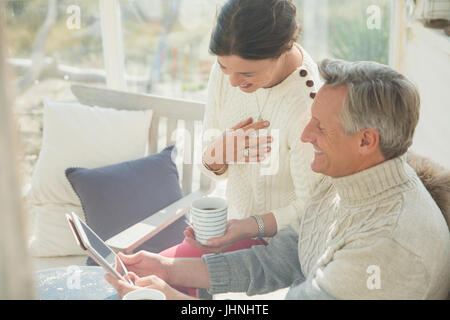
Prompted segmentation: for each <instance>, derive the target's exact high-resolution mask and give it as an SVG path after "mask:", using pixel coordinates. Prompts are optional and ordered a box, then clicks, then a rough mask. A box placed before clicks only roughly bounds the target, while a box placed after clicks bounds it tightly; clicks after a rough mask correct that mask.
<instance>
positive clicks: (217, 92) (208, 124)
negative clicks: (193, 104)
mask: <svg viewBox="0 0 450 320" xmlns="http://www.w3.org/2000/svg"><path fill="white" fill-rule="evenodd" d="M221 73H222V71H221V70H220V69H219V65H218V63H217V62H215V63H214V65H213V67H212V68H211V73H210V76H209V80H208V90H207V91H208V92H207V100H206V106H205V114H204V117H203V143H202V156H203V153H204V151H205V150H206V147H207V146H208V145H209V144H210V143H212V142H213V141H214V139H217V137H219V136H220V135H221V134H222V130H220V126H219V100H220V97H221V88H222V87H223V86H222V81H223V77H222V76H221ZM200 170H201V172H202V173H203V174H205V175H206V176H207V177H210V178H211V179H213V180H216V181H222V180H225V179H227V178H228V170H227V171H226V172H225V173H224V174H222V175H217V174H215V173H213V172H211V171H209V170H208V169H206V168H205V166H204V165H203V163H201V164H200Z"/></svg>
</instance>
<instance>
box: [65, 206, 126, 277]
mask: <svg viewBox="0 0 450 320" xmlns="http://www.w3.org/2000/svg"><path fill="white" fill-rule="evenodd" d="M66 218H67V221H68V223H69V226H70V229H72V232H73V235H74V237H75V240H76V241H77V243H78V245H79V246H80V247H81V249H83V250H85V251H87V254H88V255H89V256H90V257H91V258H92V259H94V261H95V262H97V263H98V264H99V265H100V266H102V267H103V268H104V269H105V270H106V271H108V272H109V273H111V274H112V275H113V276H115V277H116V278H118V279H121V280H125V281H127V282H128V283H130V284H133V282H132V281H131V280H130V278H129V277H128V275H127V274H128V271H127V269H126V268H125V265H124V264H123V262H122V260H120V258H119V256H118V255H116V253H115V252H114V251H113V250H112V249H111V248H110V247H108V246H107V245H106V243H105V242H104V241H103V240H102V239H101V238H100V237H99V236H98V235H97V234H96V233H95V232H94V231H93V230H92V229H91V228H89V226H88V225H87V224H86V223H84V222H83V221H82V220H80V219H79V218H78V216H77V215H76V214H75V213H73V212H72V213H71V214H66Z"/></svg>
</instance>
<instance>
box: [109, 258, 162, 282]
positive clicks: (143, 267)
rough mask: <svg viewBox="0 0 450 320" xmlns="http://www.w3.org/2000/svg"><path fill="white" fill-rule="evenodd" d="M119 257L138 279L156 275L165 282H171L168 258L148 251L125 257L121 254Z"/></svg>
mask: <svg viewBox="0 0 450 320" xmlns="http://www.w3.org/2000/svg"><path fill="white" fill-rule="evenodd" d="M118 256H119V258H120V259H121V260H122V262H123V264H124V265H125V267H126V268H127V270H128V271H131V272H133V273H134V274H136V275H137V276H138V277H145V276H148V275H156V276H158V277H159V278H161V279H163V280H164V281H168V280H169V274H168V271H167V262H168V258H165V257H163V256H160V255H158V254H155V253H151V252H147V251H139V252H137V253H135V254H132V255H125V254H123V253H121V252H119V253H118Z"/></svg>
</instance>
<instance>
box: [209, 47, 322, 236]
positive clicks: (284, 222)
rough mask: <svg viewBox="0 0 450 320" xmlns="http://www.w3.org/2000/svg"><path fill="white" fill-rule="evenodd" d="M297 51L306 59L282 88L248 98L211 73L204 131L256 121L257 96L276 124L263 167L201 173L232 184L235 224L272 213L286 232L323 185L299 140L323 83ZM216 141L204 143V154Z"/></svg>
mask: <svg viewBox="0 0 450 320" xmlns="http://www.w3.org/2000/svg"><path fill="white" fill-rule="evenodd" d="M297 47H298V48H299V49H300V50H301V51H302V53H303V65H302V66H301V67H300V68H298V69H297V70H296V71H295V72H293V73H292V74H291V75H290V76H289V77H288V78H286V79H285V80H284V81H283V82H282V83H280V84H278V85H277V86H275V87H273V88H271V89H259V90H257V92H256V93H251V94H248V93H244V92H242V91H241V90H240V89H239V88H234V87H232V86H231V85H230V82H229V79H228V76H227V75H225V74H224V73H223V72H222V71H221V70H220V67H219V65H218V64H217V62H216V63H215V64H214V66H213V68H212V71H211V75H210V79H209V85H208V100H207V105H206V112H205V119H204V130H208V129H218V133H220V132H224V131H225V130H226V129H229V128H231V127H233V126H235V125H236V124H237V123H239V122H241V121H243V120H245V119H248V118H249V117H253V119H254V120H255V121H256V119H257V118H258V116H259V110H258V105H257V100H256V97H255V94H257V95H258V100H259V104H260V108H261V109H263V110H262V111H263V112H262V118H263V119H264V120H268V121H270V123H271V125H270V128H269V132H266V133H269V134H271V135H272V136H273V137H274V138H275V139H276V140H278V143H272V149H273V150H272V152H271V153H270V157H269V159H266V160H267V161H265V162H264V163H263V164H230V165H229V168H228V170H227V172H226V173H225V174H223V175H222V176H217V175H215V174H214V173H211V172H210V171H208V170H206V168H204V167H203V166H202V171H203V172H204V173H205V174H206V175H208V176H209V177H211V178H212V179H217V180H223V179H228V182H227V189H226V197H227V201H228V204H229V218H230V219H233V218H236V219H241V218H246V217H249V216H251V215H261V214H265V213H268V212H273V213H274V215H275V219H276V221H277V226H278V230H281V229H283V228H284V227H286V226H288V225H290V224H291V222H292V221H293V219H294V218H295V216H296V215H297V213H298V212H301V211H302V209H303V207H304V204H305V202H306V200H307V199H308V198H309V193H310V190H312V189H313V186H314V185H315V184H316V183H317V182H318V180H319V175H317V174H315V173H314V172H312V170H311V167H310V164H311V160H312V158H313V150H312V147H311V145H309V144H304V143H302V142H301V141H300V136H301V133H302V131H303V128H304V127H305V125H306V124H307V122H308V121H309V118H310V113H309V111H310V107H311V104H312V102H313V99H312V97H311V93H312V92H317V91H318V89H319V88H320V84H321V82H320V78H319V73H318V68H317V65H316V63H315V62H314V61H313V60H312V59H311V57H310V56H309V55H308V53H307V52H306V51H305V50H303V49H302V48H301V47H300V46H297ZM300 71H302V72H301V74H300ZM305 71H306V72H305ZM308 85H310V86H311V85H312V87H309V86H308ZM269 91H271V92H269ZM267 98H268V100H267V101H266V99H267ZM261 133H263V132H261ZM211 141H212V139H209V140H207V141H205V142H204V146H203V148H204V149H205V148H206V145H207V144H209V143H210V142H211Z"/></svg>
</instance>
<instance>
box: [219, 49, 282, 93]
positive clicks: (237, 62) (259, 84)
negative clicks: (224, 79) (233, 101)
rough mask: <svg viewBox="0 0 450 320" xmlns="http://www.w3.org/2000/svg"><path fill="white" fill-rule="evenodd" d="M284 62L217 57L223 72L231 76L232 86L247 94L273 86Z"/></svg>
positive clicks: (233, 56) (279, 59)
mask: <svg viewBox="0 0 450 320" xmlns="http://www.w3.org/2000/svg"><path fill="white" fill-rule="evenodd" d="M282 61H284V60H283V59H281V58H278V59H264V60H247V59H242V58H241V57H239V56H236V55H232V56H219V57H217V62H218V63H219V65H220V68H221V69H222V72H223V73H225V74H226V75H228V76H229V79H230V84H231V85H232V86H233V87H239V89H241V90H242V91H243V92H245V93H252V92H255V91H256V90H258V89H260V88H267V87H270V86H271V85H273V84H274V81H276V80H277V79H276V77H277V76H278V73H277V70H279V68H280V65H281V62H282Z"/></svg>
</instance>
